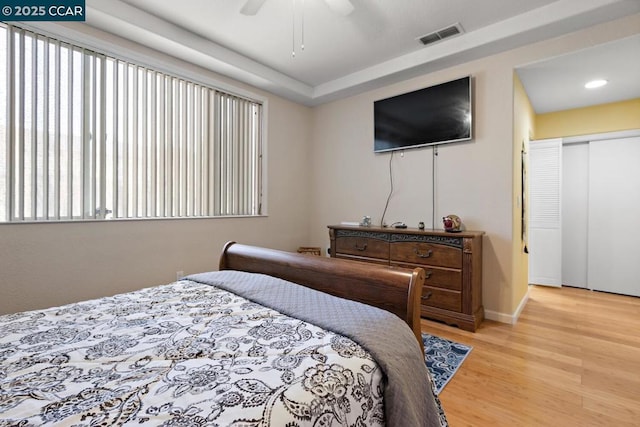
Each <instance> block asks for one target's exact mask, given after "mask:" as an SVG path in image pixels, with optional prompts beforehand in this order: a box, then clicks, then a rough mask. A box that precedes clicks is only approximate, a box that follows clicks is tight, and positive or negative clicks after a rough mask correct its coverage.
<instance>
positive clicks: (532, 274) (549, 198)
mask: <svg viewBox="0 0 640 427" xmlns="http://www.w3.org/2000/svg"><path fill="white" fill-rule="evenodd" d="M561 196H562V140H561V139H547V140H542V141H532V142H531V143H530V144H529V283H532V284H539V285H549V286H562V206H561V200H562V197H561Z"/></svg>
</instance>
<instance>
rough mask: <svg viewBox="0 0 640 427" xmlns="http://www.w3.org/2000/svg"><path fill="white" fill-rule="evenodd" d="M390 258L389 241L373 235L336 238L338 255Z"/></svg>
mask: <svg viewBox="0 0 640 427" xmlns="http://www.w3.org/2000/svg"><path fill="white" fill-rule="evenodd" d="M340 254H348V255H355V256H359V257H367V258H381V259H383V260H385V262H386V260H388V259H389V242H386V241H383V240H380V239H376V238H372V237H355V236H346V237H340V238H337V239H336V255H337V256H339V255H340Z"/></svg>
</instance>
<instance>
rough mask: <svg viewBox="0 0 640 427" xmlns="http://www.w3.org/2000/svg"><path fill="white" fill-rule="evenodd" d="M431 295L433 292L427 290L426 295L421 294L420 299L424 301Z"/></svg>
mask: <svg viewBox="0 0 640 427" xmlns="http://www.w3.org/2000/svg"><path fill="white" fill-rule="evenodd" d="M431 295H433V292H431V291H429V292H427V294H426V295H422V299H423V300H425V301H426V300H428V299H429V298H431Z"/></svg>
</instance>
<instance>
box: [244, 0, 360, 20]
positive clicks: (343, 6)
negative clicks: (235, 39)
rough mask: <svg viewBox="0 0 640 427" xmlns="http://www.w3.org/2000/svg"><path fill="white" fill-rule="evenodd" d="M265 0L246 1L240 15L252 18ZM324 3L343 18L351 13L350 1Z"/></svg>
mask: <svg viewBox="0 0 640 427" xmlns="http://www.w3.org/2000/svg"><path fill="white" fill-rule="evenodd" d="M265 1H266V0H247V1H246V2H245V3H244V5H243V6H242V9H240V13H241V14H243V15H247V16H253V15H255V14H256V13H258V11H259V10H260V8H261V7H262V5H263V4H264V2H265ZM324 2H325V3H326V4H327V6H329V9H331V10H332V11H334V12H335V13H338V14H340V15H343V16H347V15H349V14H350V13H351V12H353V5H352V4H351V1H350V0H324Z"/></svg>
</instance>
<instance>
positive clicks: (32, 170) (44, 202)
mask: <svg viewBox="0 0 640 427" xmlns="http://www.w3.org/2000/svg"><path fill="white" fill-rule="evenodd" d="M262 108H263V106H262V105H261V103H259V102H256V101H253V100H250V99H245V98H242V97H239V96H235V95H233V94H229V93H224V92H222V91H220V90H216V89H214V88H211V87H207V86H205V85H203V84H199V83H195V82H192V81H189V80H186V79H183V78H179V77H176V76H171V75H168V74H165V73H162V72H159V71H155V70H152V69H149V68H146V67H143V66H140V65H136V64H132V63H130V62H127V61H123V60H120V59H117V58H114V57H110V56H107V55H104V54H101V53H96V52H93V51H90V50H87V49H84V48H81V47H78V46H74V45H71V44H68V43H64V42H61V41H58V40H55V39H52V38H48V37H45V36H42V35H39V34H36V33H33V32H30V31H27V30H24V29H21V28H18V27H13V26H9V25H7V26H4V25H3V26H0V201H1V202H2V203H0V221H4V222H20V221H56V220H64V221H67V220H82V219H111V218H169V217H190V218H191V217H212V216H229V215H232V216H233V215H241V216H247V215H249V216H250V215H259V214H261V181H262V180H261V173H262V168H261V160H262V150H261V141H262V135H261V132H262V124H261V122H262Z"/></svg>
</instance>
